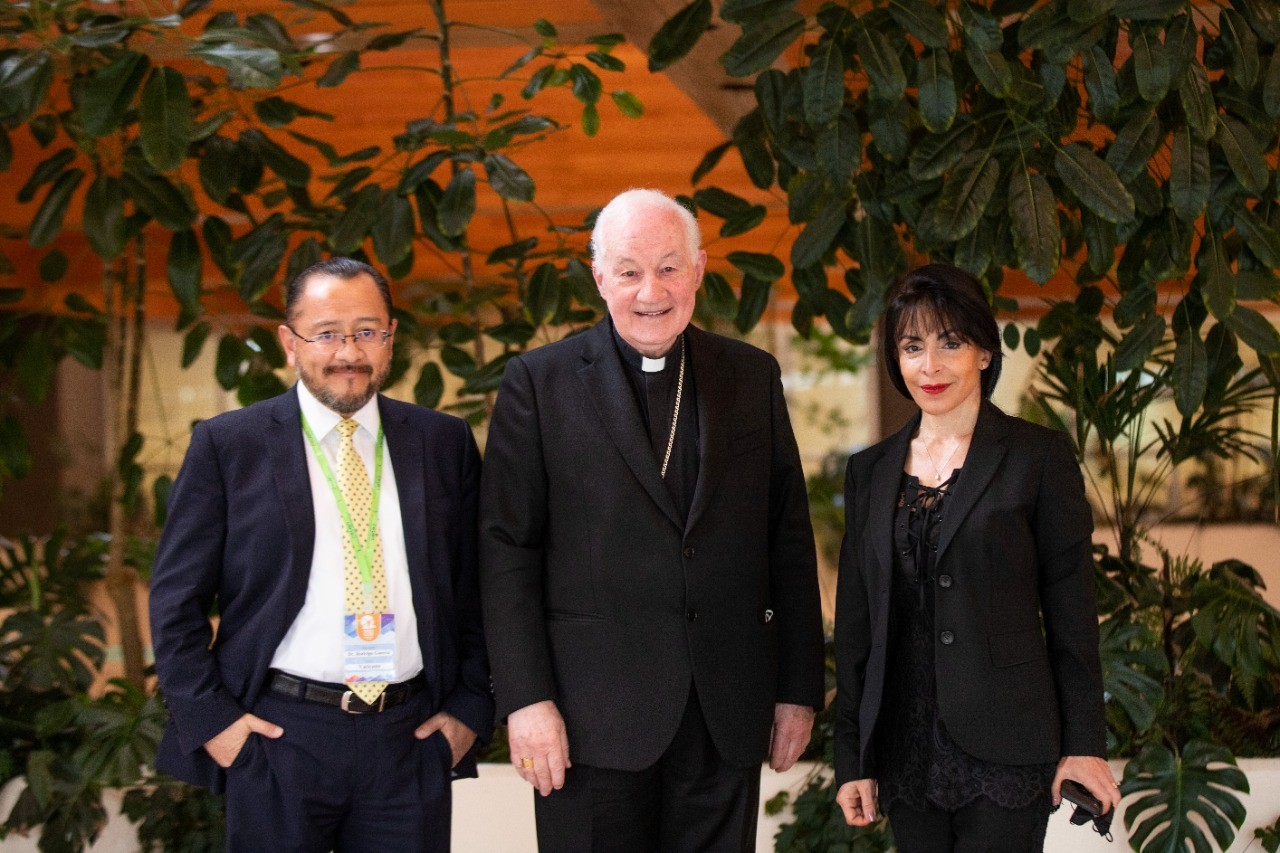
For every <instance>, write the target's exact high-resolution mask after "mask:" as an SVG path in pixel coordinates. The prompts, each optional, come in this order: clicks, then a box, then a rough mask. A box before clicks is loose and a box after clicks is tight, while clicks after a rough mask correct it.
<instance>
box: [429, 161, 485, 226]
mask: <svg viewBox="0 0 1280 853" xmlns="http://www.w3.org/2000/svg"><path fill="white" fill-rule="evenodd" d="M475 212H476V173H475V172H474V171H472V170H471V169H470V168H462V169H459V170H458V171H457V173H456V174H455V175H454V176H453V178H452V179H451V180H450V181H449V185H448V186H447V187H445V189H444V196H443V197H442V198H441V199H440V206H439V209H438V210H437V211H436V222H437V223H438V224H439V226H440V231H441V232H442V233H444V234H445V235H446V236H449V237H458V236H461V235H462V234H463V233H464V232H465V231H466V230H467V225H468V224H469V223H470V222H471V217H472V216H473V215H475Z"/></svg>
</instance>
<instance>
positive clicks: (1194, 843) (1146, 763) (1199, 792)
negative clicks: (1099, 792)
mask: <svg viewBox="0 0 1280 853" xmlns="http://www.w3.org/2000/svg"><path fill="white" fill-rule="evenodd" d="M1120 790H1121V793H1123V794H1124V795H1125V796H1126V797H1134V799H1132V800H1131V801H1130V802H1129V804H1128V807H1127V808H1126V809H1125V813H1124V825H1125V828H1126V829H1128V830H1129V842H1130V844H1132V845H1133V847H1134V849H1135V850H1141V851H1143V853H1185V851H1186V850H1187V848H1188V846H1190V848H1191V849H1192V850H1194V851H1195V853H1201V851H1204V853H1208V851H1210V850H1212V849H1213V847H1212V846H1211V842H1210V841H1209V838H1208V837H1207V836H1206V835H1205V832H1204V830H1203V829H1202V828H1201V827H1202V825H1204V826H1207V827H1208V828H1209V832H1210V833H1211V834H1212V835H1213V838H1214V840H1215V841H1217V844H1218V849H1220V850H1225V849H1227V848H1228V847H1229V846H1231V841H1232V839H1234V838H1235V834H1236V830H1237V829H1239V827H1240V825H1241V824H1242V823H1244V818H1245V808H1244V805H1243V804H1242V803H1241V802H1240V798H1239V797H1237V796H1236V795H1235V794H1234V793H1233V792H1234V791H1242V792H1248V790H1249V782H1248V780H1247V779H1246V778H1245V775H1244V774H1243V773H1241V772H1240V770H1239V769H1238V768H1236V766H1235V758H1233V757H1232V755H1231V753H1230V752H1229V751H1228V750H1227V749H1225V748H1224V747H1221V746H1218V745H1217V744H1213V743H1209V742H1207V741H1203V740H1192V741H1190V742H1189V743H1187V744H1186V746H1184V747H1183V748H1182V754H1181V755H1180V756H1179V755H1175V754H1174V753H1173V752H1171V751H1170V750H1169V748H1168V747H1166V746H1164V745H1163V744H1161V743H1152V744H1148V745H1147V746H1146V747H1144V748H1143V750H1142V752H1141V753H1139V755H1138V757H1137V758H1135V759H1133V760H1132V761H1130V762H1129V764H1128V766H1126V767H1125V770H1124V782H1123V783H1122V784H1121V785H1120Z"/></svg>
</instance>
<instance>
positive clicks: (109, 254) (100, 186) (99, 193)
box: [81, 174, 128, 260]
mask: <svg viewBox="0 0 1280 853" xmlns="http://www.w3.org/2000/svg"><path fill="white" fill-rule="evenodd" d="M81 227H82V228H83V229H84V235H85V237H86V238H87V239H88V241H89V246H90V247H91V248H92V249H93V251H94V252H95V253H97V255H98V257H100V258H102V259H104V260H109V259H111V258H115V257H116V256H117V255H119V254H120V253H121V252H122V251H124V246H125V241H126V240H127V239H128V223H127V222H126V221H125V217H124V188H123V186H122V185H121V183H120V179H119V178H116V177H113V176H111V175H105V174H104V175H99V176H98V177H96V178H94V180H93V183H91V184H90V185H89V189H88V191H87V192H86V193H85V196H84V215H83V217H82V219H81Z"/></svg>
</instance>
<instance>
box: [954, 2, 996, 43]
mask: <svg viewBox="0 0 1280 853" xmlns="http://www.w3.org/2000/svg"><path fill="white" fill-rule="evenodd" d="M960 28H961V31H962V32H963V33H964V37H965V39H966V40H967V41H971V42H973V43H974V44H975V45H976V46H977V47H978V49H979V50H999V49H1000V46H1001V45H1002V44H1004V30H1003V29H1001V27H1000V19H999V18H997V17H996V16H995V15H993V14H991V12H990V11H988V10H987V9H984V8H983V7H982V6H979V5H977V4H976V3H961V4H960Z"/></svg>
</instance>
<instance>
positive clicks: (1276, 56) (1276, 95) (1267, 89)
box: [1262, 51, 1280, 120]
mask: <svg viewBox="0 0 1280 853" xmlns="http://www.w3.org/2000/svg"><path fill="white" fill-rule="evenodd" d="M1262 107H1263V109H1265V110H1266V112H1267V118H1270V119H1272V120H1275V119H1280V51H1276V52H1273V53H1272V54H1271V62H1270V64H1269V65H1268V66H1267V79H1266V82H1265V83H1264V84H1263V87H1262Z"/></svg>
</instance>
